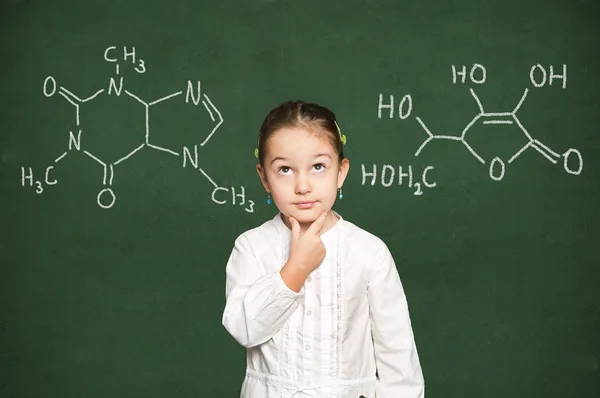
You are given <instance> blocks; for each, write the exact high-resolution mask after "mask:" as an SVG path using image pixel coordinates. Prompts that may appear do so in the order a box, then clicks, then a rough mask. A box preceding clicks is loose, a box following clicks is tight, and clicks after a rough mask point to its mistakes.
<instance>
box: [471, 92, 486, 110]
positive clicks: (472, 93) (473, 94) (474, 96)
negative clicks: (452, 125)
mask: <svg viewBox="0 0 600 398" xmlns="http://www.w3.org/2000/svg"><path fill="white" fill-rule="evenodd" d="M469 91H470V92H471V95H472V96H473V98H475V101H476V102H477V107H478V108H479V113H480V114H483V113H485V111H484V110H483V105H481V101H480V100H479V97H478V96H477V94H475V91H474V90H473V89H472V88H470V87H469Z"/></svg>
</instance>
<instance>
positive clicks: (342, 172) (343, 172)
mask: <svg viewBox="0 0 600 398" xmlns="http://www.w3.org/2000/svg"><path fill="white" fill-rule="evenodd" d="M348 170H350V160H348V158H344V159H343V160H342V162H341V163H340V167H339V170H338V179H337V187H338V188H341V187H342V185H344V181H345V180H346V177H347V176H348Z"/></svg>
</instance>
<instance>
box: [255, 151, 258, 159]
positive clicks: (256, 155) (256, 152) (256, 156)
mask: <svg viewBox="0 0 600 398" xmlns="http://www.w3.org/2000/svg"><path fill="white" fill-rule="evenodd" d="M254 157H255V158H256V159H258V148H254Z"/></svg>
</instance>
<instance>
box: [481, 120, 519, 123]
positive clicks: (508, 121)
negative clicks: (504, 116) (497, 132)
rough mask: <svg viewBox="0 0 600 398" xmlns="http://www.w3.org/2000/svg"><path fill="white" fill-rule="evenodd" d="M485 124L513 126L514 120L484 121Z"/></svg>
mask: <svg viewBox="0 0 600 398" xmlns="http://www.w3.org/2000/svg"><path fill="white" fill-rule="evenodd" d="M483 124H513V121H512V120H484V121H483Z"/></svg>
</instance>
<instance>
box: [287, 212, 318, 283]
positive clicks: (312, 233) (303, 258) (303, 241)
mask: <svg viewBox="0 0 600 398" xmlns="http://www.w3.org/2000/svg"><path fill="white" fill-rule="evenodd" d="M326 218H327V213H326V212H323V213H322V214H321V215H320V216H319V218H317V219H316V220H315V221H314V222H313V223H312V224H311V225H310V227H308V229H307V230H306V231H305V232H304V233H301V228H300V224H299V223H298V221H297V220H296V219H295V218H293V217H290V218H289V220H290V224H291V225H292V239H291V242H290V258H289V262H291V263H293V264H297V265H298V266H300V267H302V268H303V270H304V271H305V272H306V275H308V274H310V273H311V272H312V271H314V270H315V269H317V268H319V265H321V262H322V261H323V259H324V258H325V253H326V252H327V251H326V250H325V245H323V242H322V241H321V229H322V228H323V225H324V224H325V219H326Z"/></svg>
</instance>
